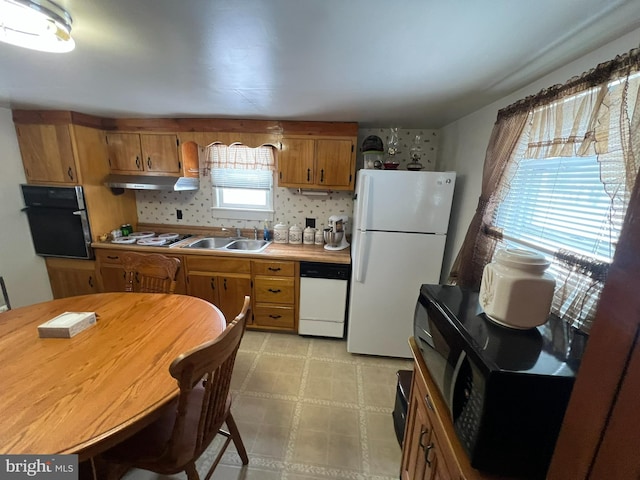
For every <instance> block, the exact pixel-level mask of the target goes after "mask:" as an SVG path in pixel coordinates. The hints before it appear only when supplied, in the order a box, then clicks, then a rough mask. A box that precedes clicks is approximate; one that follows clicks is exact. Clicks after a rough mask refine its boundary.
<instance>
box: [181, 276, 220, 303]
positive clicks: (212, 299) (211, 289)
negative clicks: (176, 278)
mask: <svg viewBox="0 0 640 480" xmlns="http://www.w3.org/2000/svg"><path fill="white" fill-rule="evenodd" d="M187 294H188V295H191V296H192V297H198V298H202V299H203V300H206V301H207V302H209V303H213V304H214V305H218V280H217V278H216V276H215V275H208V274H205V273H189V275H188V276H187Z"/></svg>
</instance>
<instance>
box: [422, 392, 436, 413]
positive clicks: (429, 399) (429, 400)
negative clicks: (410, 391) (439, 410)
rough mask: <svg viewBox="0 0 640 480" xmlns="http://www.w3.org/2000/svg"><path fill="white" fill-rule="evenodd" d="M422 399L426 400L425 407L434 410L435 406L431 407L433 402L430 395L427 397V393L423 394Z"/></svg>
mask: <svg viewBox="0 0 640 480" xmlns="http://www.w3.org/2000/svg"><path fill="white" fill-rule="evenodd" d="M424 401H425V402H427V407H428V408H429V410H431V411H432V412H434V411H435V408H433V403H432V402H431V397H429V395H425V396H424Z"/></svg>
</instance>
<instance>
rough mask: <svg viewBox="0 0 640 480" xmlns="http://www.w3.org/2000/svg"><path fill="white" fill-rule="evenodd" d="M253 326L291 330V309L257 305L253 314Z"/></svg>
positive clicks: (293, 316)
mask: <svg viewBox="0 0 640 480" xmlns="http://www.w3.org/2000/svg"><path fill="white" fill-rule="evenodd" d="M253 324H254V325H255V326H260V327H262V326H264V327H280V328H287V329H292V328H294V327H295V315H294V312H293V307H281V306H260V305H257V306H256V308H255V311H254V312H253Z"/></svg>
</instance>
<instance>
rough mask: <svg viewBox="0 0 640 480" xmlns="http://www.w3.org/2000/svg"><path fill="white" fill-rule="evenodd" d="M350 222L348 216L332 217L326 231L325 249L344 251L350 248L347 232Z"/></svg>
mask: <svg viewBox="0 0 640 480" xmlns="http://www.w3.org/2000/svg"><path fill="white" fill-rule="evenodd" d="M348 221H349V217H348V216H347V215H331V216H330V217H329V227H328V228H325V231H324V241H325V246H324V248H325V249H326V250H344V249H345V248H347V247H348V246H349V242H347V232H346V225H347V223H348Z"/></svg>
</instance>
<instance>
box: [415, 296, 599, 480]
mask: <svg viewBox="0 0 640 480" xmlns="http://www.w3.org/2000/svg"><path fill="white" fill-rule="evenodd" d="M414 338H415V341H416V344H417V345H418V347H419V349H420V351H421V353H422V356H423V358H424V361H425V364H426V366H427V369H428V370H429V373H430V375H431V377H432V378H433V380H434V382H435V383H436V386H437V387H438V389H439V390H440V394H441V395H442V398H443V399H444V401H445V403H446V405H447V406H448V408H449V413H450V415H451V421H452V423H453V426H454V430H455V432H456V435H457V436H458V439H459V440H460V443H461V444H462V446H463V448H464V449H465V451H466V453H467V454H468V456H469V460H470V463H471V466H472V467H474V468H476V469H478V470H480V471H483V472H486V473H493V474H499V475H510V476H511V475H513V476H519V477H525V478H544V476H545V474H546V471H547V469H548V467H549V463H550V461H551V456H552V454H553V450H554V447H555V443H556V439H557V437H558V433H559V431H560V427H561V424H562V419H563V417H564V413H565V410H566V407H567V403H568V401H569V396H570V395H571V390H572V388H573V383H574V380H575V376H576V373H577V370H578V366H579V363H580V358H581V357H582V352H583V350H584V347H585V345H586V341H587V335H586V334H584V333H581V332H579V331H578V330H576V329H574V328H572V327H569V326H568V325H567V324H566V323H565V322H563V321H562V320H560V319H559V318H558V317H556V316H553V315H551V316H550V317H549V319H548V321H547V322H546V323H545V324H544V325H542V326H539V327H537V328H532V329H528V330H516V329H511V328H508V327H504V326H501V325H498V324H496V323H494V322H492V321H491V320H490V319H489V318H487V317H486V315H485V314H484V312H483V311H482V308H481V307H480V305H479V303H478V292H477V291H473V290H468V289H464V288H460V287H457V286H448V285H423V286H422V287H421V289H420V296H419V298H418V302H417V304H416V310H415V317H414Z"/></svg>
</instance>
